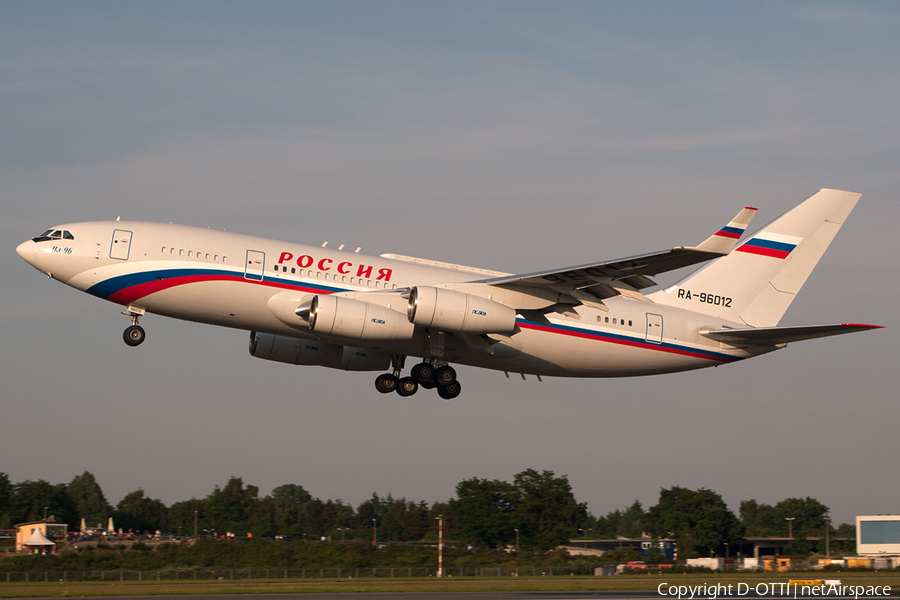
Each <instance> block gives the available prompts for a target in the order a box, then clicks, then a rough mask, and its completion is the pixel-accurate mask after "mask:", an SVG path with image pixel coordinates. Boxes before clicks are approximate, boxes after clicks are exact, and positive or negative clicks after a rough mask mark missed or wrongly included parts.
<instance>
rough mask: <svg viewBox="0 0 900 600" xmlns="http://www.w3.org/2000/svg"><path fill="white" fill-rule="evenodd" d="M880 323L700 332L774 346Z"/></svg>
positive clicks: (731, 340)
mask: <svg viewBox="0 0 900 600" xmlns="http://www.w3.org/2000/svg"><path fill="white" fill-rule="evenodd" d="M881 327H882V326H881V325H863V324H861V323H842V324H840V325H807V326H800V327H754V328H752V329H714V330H712V331H704V332H702V334H703V335H704V336H706V337H708V338H712V339H714V340H716V341H719V342H725V343H726V344H732V343H740V344H751V345H758V346H776V345H778V344H788V343H790V342H800V341H803V340H812V339H815V338H822V337H828V336H831V335H841V334H842V333H853V332H856V331H866V330H868V329H880V328H881Z"/></svg>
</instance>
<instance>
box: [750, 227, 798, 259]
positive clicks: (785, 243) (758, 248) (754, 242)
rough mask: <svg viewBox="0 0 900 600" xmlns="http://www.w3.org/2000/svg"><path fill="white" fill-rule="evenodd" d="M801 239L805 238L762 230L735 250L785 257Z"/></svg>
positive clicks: (772, 256)
mask: <svg viewBox="0 0 900 600" xmlns="http://www.w3.org/2000/svg"><path fill="white" fill-rule="evenodd" d="M801 241H803V238H799V237H794V236H792V235H782V234H780V233H772V232H769V231H762V232H760V233H758V234H756V235H755V236H753V237H752V238H750V239H749V240H747V241H746V242H744V243H743V244H741V245H740V246H738V247H737V248H735V252H747V253H749V254H758V255H760V256H769V257H771V258H780V259H785V258H787V257H788V255H790V253H791V252H793V251H794V248H796V247H797V245H798V244H799V243H800V242H801Z"/></svg>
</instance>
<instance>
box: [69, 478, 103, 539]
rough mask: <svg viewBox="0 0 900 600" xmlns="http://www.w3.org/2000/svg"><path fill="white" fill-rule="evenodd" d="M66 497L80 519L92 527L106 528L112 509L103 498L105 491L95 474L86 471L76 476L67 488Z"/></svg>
mask: <svg viewBox="0 0 900 600" xmlns="http://www.w3.org/2000/svg"><path fill="white" fill-rule="evenodd" d="M66 495H67V496H68V497H69V502H70V503H71V505H72V507H74V509H75V513H76V514H77V516H78V518H79V519H84V520H85V523H86V524H87V525H88V526H90V527H93V526H95V525H100V526H101V527H106V521H107V518H108V517H109V515H110V513H112V507H111V506H110V505H109V502H107V501H106V498H105V497H104V496H103V490H102V489H100V485H99V484H98V483H97V480H96V479H95V478H94V476H93V474H91V473H90V472H88V471H85V472H84V473H82V474H81V475H76V476H75V477H74V478H73V479H72V481H71V482H69V485H68V486H66ZM79 525H80V523H79Z"/></svg>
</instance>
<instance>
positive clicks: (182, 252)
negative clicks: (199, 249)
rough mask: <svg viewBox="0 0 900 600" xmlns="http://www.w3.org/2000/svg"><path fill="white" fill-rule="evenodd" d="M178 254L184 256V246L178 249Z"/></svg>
mask: <svg viewBox="0 0 900 600" xmlns="http://www.w3.org/2000/svg"><path fill="white" fill-rule="evenodd" d="M178 256H184V248H182V249H181V250H179V251H178Z"/></svg>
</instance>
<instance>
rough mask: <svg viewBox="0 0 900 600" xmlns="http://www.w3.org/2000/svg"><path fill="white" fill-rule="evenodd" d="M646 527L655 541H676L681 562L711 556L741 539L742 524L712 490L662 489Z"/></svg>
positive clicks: (649, 512)
mask: <svg viewBox="0 0 900 600" xmlns="http://www.w3.org/2000/svg"><path fill="white" fill-rule="evenodd" d="M646 523H647V526H648V529H649V530H650V533H651V534H652V535H653V536H655V537H660V538H664V537H674V538H675V539H676V540H677V542H678V554H679V557H680V558H693V557H694V556H699V555H703V556H709V553H710V551H711V550H714V549H716V548H718V547H720V546H722V545H724V543H725V542H729V543H731V544H733V543H734V542H735V541H737V540H738V539H739V538H740V537H742V533H743V532H742V527H741V524H740V521H738V519H737V517H735V516H734V513H732V512H731V511H730V510H728V507H727V506H726V505H725V502H724V501H723V500H722V497H721V496H720V495H719V494H717V493H715V492H713V491H712V490H707V489H703V488H701V489H699V490H697V491H693V490H689V489H687V488H681V487H677V486H676V487H673V488H671V489H668V490H667V489H663V490H661V491H660V494H659V503H657V504H656V506H653V507H651V508H650V510H649V511H647V515H646Z"/></svg>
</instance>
